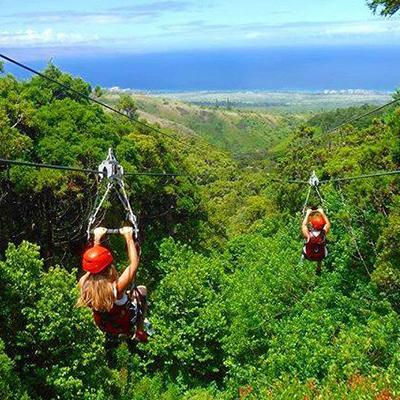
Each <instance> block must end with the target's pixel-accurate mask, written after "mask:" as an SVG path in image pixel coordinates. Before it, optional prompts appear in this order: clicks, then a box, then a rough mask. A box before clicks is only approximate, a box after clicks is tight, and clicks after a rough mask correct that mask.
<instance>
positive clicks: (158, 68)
mask: <svg viewBox="0 0 400 400" xmlns="http://www.w3.org/2000/svg"><path fill="white" fill-rule="evenodd" d="M54 62H55V64H56V65H58V66H59V67H61V68H62V69H63V70H65V71H68V72H70V73H72V74H74V75H78V76H81V77H82V78H84V79H85V80H87V81H89V82H91V83H92V84H93V85H100V86H102V87H113V86H119V87H121V88H133V89H139V90H146V91H213V90H214V91H218V90H229V91H239V90H273V91H279V90H285V91H286V90H287V91H320V90H325V89H337V90H340V89H368V90H383V91H392V90H394V89H395V88H397V87H400V73H399V67H398V66H399V65H400V46H372V45H371V46H363V47H324V48H322V47H312V48H299V47H296V48H288V47H285V48H269V49H251V50H249V49H246V50H243V49H236V50H232V49H231V50H218V51H185V52H173V53H159V54H130V55H129V54H123V55H113V56H110V55H108V56H103V55H99V56H90V57H76V58H71V57H68V58H59V57H58V58H57V57H56V58H54ZM30 65H33V66H34V67H37V68H42V67H43V66H44V65H45V62H43V61H38V62H30ZM7 70H8V71H10V72H13V73H17V75H18V76H23V74H21V72H20V71H18V70H17V69H16V68H14V67H9V66H8V65H7Z"/></svg>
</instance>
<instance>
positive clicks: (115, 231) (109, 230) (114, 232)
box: [90, 228, 121, 235]
mask: <svg viewBox="0 0 400 400" xmlns="http://www.w3.org/2000/svg"><path fill="white" fill-rule="evenodd" d="M90 233H91V234H92V235H93V234H94V229H92V230H91V231H90ZM106 233H107V235H119V234H120V233H121V230H120V228H117V229H114V228H107V231H106Z"/></svg>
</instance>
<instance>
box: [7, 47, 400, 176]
mask: <svg viewBox="0 0 400 400" xmlns="http://www.w3.org/2000/svg"><path fill="white" fill-rule="evenodd" d="M0 58H2V59H4V60H6V61H8V62H10V63H12V64H14V65H17V66H18V67H20V68H22V69H25V70H27V71H29V72H31V73H33V74H35V75H38V76H40V77H41V78H43V79H46V80H47V81H49V82H52V83H55V84H56V85H58V86H60V87H62V88H64V89H65V90H67V91H69V92H71V93H74V94H76V95H77V96H79V97H81V98H83V99H86V100H88V101H91V102H93V103H96V104H98V105H100V106H102V107H104V108H106V109H108V110H110V111H112V112H115V113H116V114H119V115H121V116H123V117H125V118H127V119H128V120H130V121H131V122H133V123H137V124H139V125H142V126H144V127H146V128H148V129H150V130H152V131H153V132H156V133H159V134H161V135H163V136H166V137H169V138H171V139H173V140H176V141H178V142H180V143H181V144H183V145H185V146H187V145H188V143H187V142H185V141H183V140H181V139H179V138H178V137H176V136H174V135H171V134H168V133H166V132H164V131H162V130H161V129H158V128H155V127H154V126H152V125H149V124H147V123H145V122H143V121H140V120H138V119H135V118H132V117H130V116H129V115H127V114H125V113H123V112H122V111H120V110H118V109H116V108H114V107H111V106H109V105H108V104H106V103H104V102H102V101H100V100H97V99H94V98H93V97H91V96H89V95H87V94H85V93H82V92H80V91H78V90H76V89H74V88H72V87H70V86H69V85H66V84H64V83H62V82H59V81H58V80H56V79H53V78H51V77H49V76H47V75H45V74H43V73H41V72H39V71H37V70H35V69H33V68H31V67H29V66H27V65H25V64H23V63H20V62H18V61H17V60H14V59H13V58H10V57H8V56H6V55H4V54H1V53H0ZM398 102H400V98H398V99H394V100H392V101H390V102H388V103H386V104H384V105H382V106H379V107H377V108H374V109H373V110H370V111H368V112H367V113H364V114H362V115H359V116H357V117H354V118H350V119H348V120H347V121H344V122H342V123H340V124H339V125H337V126H335V127H333V128H331V129H329V130H327V131H326V132H325V133H331V132H334V131H336V130H338V129H340V128H341V127H343V126H345V125H347V124H350V123H352V122H356V121H358V120H360V119H362V118H365V117H367V116H369V115H371V114H374V113H376V112H377V111H380V110H382V109H384V108H386V107H388V106H390V105H393V104H395V103H398ZM0 164H8V165H11V164H13V165H21V166H28V167H37V168H48V169H58V170H66V171H76V172H84V173H94V174H100V175H101V172H99V171H97V170H92V169H85V168H75V167H68V166H63V165H52V164H40V163H30V162H25V161H17V160H5V159H0ZM395 174H400V170H395V171H382V172H376V173H371V174H364V175H358V176H352V177H344V178H332V179H324V180H320V181H319V183H320V184H325V183H329V182H344V181H352V180H357V179H364V178H372V177H378V176H385V175H395ZM125 175H126V176H141V175H143V176H161V177H174V176H190V177H197V175H196V176H194V175H188V174H180V173H157V172H136V173H127V174H125ZM268 178H269V179H270V180H271V181H273V182H281V183H289V184H292V183H293V184H308V183H309V182H308V181H305V180H293V179H280V178H273V177H268Z"/></svg>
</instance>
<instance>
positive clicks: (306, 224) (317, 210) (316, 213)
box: [301, 171, 331, 275]
mask: <svg viewBox="0 0 400 400" xmlns="http://www.w3.org/2000/svg"><path fill="white" fill-rule="evenodd" d="M308 183H309V185H310V188H309V191H308V194H307V198H306V201H305V203H304V207H303V214H304V219H303V222H302V224H301V234H302V236H303V238H304V247H303V251H302V259H306V260H308V261H313V262H316V263H317V267H316V270H315V272H316V274H317V275H320V274H321V272H322V261H323V260H324V258H325V257H326V256H327V255H328V250H327V248H326V235H327V234H328V233H329V230H330V229H331V223H330V221H329V219H328V217H327V216H326V214H325V211H324V210H323V208H322V207H307V203H308V200H309V198H310V194H311V191H312V189H315V192H316V193H317V195H318V198H319V201H320V202H321V204H323V203H324V200H323V198H322V196H321V193H320V191H319V189H318V186H319V184H320V181H319V179H318V177H317V175H316V174H315V172H314V171H313V173H312V175H311V177H310V179H309V182H308Z"/></svg>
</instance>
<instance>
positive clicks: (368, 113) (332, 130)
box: [324, 97, 400, 134]
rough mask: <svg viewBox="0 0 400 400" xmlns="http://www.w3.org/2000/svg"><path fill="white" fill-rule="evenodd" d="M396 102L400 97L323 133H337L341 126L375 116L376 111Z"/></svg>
mask: <svg viewBox="0 0 400 400" xmlns="http://www.w3.org/2000/svg"><path fill="white" fill-rule="evenodd" d="M398 102H400V97H399V98H398V99H394V100H392V101H390V102H389V103H386V104H383V105H382V106H379V107H376V108H374V109H372V110H370V111H368V112H366V113H364V114H361V115H359V116H357V117H354V118H350V119H348V120H347V121H343V122H341V123H340V124H339V125H336V126H335V127H333V128H331V129H328V130H327V131H325V132H324V133H325V134H328V133H332V132H335V131H337V130H338V129H340V128H342V127H343V126H346V125H348V124H351V123H352V122H357V121H359V120H360V119H363V118H365V117H368V116H369V115H372V114H375V113H376V112H378V111H380V110H383V109H384V108H386V107H389V106H391V105H393V104H396V103H398Z"/></svg>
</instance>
